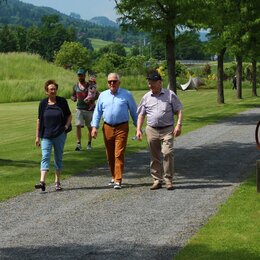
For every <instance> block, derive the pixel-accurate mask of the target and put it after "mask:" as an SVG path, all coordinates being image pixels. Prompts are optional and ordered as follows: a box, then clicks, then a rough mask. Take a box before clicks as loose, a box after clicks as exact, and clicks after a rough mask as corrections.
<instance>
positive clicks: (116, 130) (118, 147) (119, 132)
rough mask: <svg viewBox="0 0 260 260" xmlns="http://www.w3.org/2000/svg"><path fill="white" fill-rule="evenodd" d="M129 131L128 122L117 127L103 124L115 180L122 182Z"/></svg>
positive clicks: (110, 166) (111, 170)
mask: <svg viewBox="0 0 260 260" xmlns="http://www.w3.org/2000/svg"><path fill="white" fill-rule="evenodd" d="M128 132H129V126H128V123H124V124H121V125H119V126H116V127H112V126H109V125H107V124H104V125H103V135H104V142H105V146H106V155H107V160H108V164H109V168H110V172H111V175H112V178H113V179H114V180H115V182H119V183H121V182H122V177H123V171H124V159H125V149H126V144H127V137H128Z"/></svg>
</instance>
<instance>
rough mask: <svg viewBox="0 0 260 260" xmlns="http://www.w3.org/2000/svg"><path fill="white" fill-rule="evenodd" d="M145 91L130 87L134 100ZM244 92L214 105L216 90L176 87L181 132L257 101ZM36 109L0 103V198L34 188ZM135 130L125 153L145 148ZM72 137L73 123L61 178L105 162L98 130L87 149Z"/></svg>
mask: <svg viewBox="0 0 260 260" xmlns="http://www.w3.org/2000/svg"><path fill="white" fill-rule="evenodd" d="M144 93H145V91H133V94H134V97H135V99H136V101H137V103H138V102H139V101H140V99H141V97H142V96H143V94H144ZM243 96H244V99H242V100H237V99H236V97H235V92H233V91H231V90H229V89H228V90H225V97H226V104H225V105H217V104H216V90H201V91H188V92H180V91H179V97H180V99H181V101H182V102H183V104H184V110H183V111H184V120H183V134H185V133H187V132H189V131H192V130H195V129H197V128H199V127H202V126H205V125H208V124H211V123H214V122H216V121H218V120H220V119H222V118H224V117H228V116H231V115H234V114H236V113H238V112H240V111H243V110H246V109H249V108H252V107H256V106H257V105H258V103H259V98H258V97H251V91H250V89H245V90H243ZM69 105H70V108H71V110H72V111H73V113H74V112H75V103H73V102H71V101H69ZM37 110H38V102H24V103H4V104H0V115H1V116H0V133H1V135H0V201H2V200H5V199H8V198H10V197H12V196H16V195H18V194H21V193H23V192H26V191H31V190H33V187H34V183H35V182H37V181H38V179H39V162H40V159H41V150H40V149H38V148H36V147H35V146H34V141H35V124H36V117H37ZM73 122H74V121H73ZM134 133H135V129H134V127H133V125H132V124H131V129H130V134H129V141H128V146H127V153H130V152H135V151H137V150H138V149H144V148H146V141H145V140H144V141H143V142H135V141H132V140H131V137H132V136H133V135H134ZM86 138H87V131H86V129H83V137H82V141H83V143H82V144H83V145H84V146H85V145H86ZM75 140H76V137H75V127H74V129H73V131H72V132H70V133H69V134H68V139H67V142H66V145H65V154H64V171H63V173H62V178H67V177H69V176H71V175H73V174H76V173H79V172H82V171H84V170H86V169H89V168H92V167H96V166H98V165H103V164H104V163H105V162H106V161H105V150H104V143H103V137H102V133H101V131H100V133H99V135H98V138H97V139H96V140H94V141H93V146H94V149H93V150H92V151H90V152H89V151H82V152H79V153H75V151H74V148H75ZM84 142H85V143H84ZM50 182H53V171H50V174H49V175H48V179H47V183H50Z"/></svg>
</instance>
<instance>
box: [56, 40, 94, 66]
mask: <svg viewBox="0 0 260 260" xmlns="http://www.w3.org/2000/svg"><path fill="white" fill-rule="evenodd" d="M90 61H91V55H90V53H89V51H88V50H87V49H86V48H85V47H84V46H83V45H82V44H80V43H78V42H64V43H63V44H62V46H61V48H60V50H59V51H58V52H56V53H55V55H54V63H55V64H56V65H58V66H61V67H63V68H67V69H72V70H74V71H76V70H77V69H78V68H80V67H81V68H84V69H86V70H88V69H89V68H90V66H91V63H90Z"/></svg>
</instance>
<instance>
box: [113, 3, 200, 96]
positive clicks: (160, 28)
mask: <svg viewBox="0 0 260 260" xmlns="http://www.w3.org/2000/svg"><path fill="white" fill-rule="evenodd" d="M115 3H116V9H117V11H118V13H119V14H120V15H121V17H120V18H119V20H120V21H121V23H122V26H125V27H126V28H129V26H130V27H131V26H134V27H136V28H138V29H139V30H142V31H146V32H150V33H152V34H153V35H156V36H157V37H158V38H159V39H160V40H161V41H163V42H164V44H165V47H166V60H167V69H168V80H169V88H170V89H172V90H173V91H174V92H175V93H176V92H177V87H176V72H175V70H176V69H175V61H176V58H175V31H176V28H177V26H180V25H184V26H185V25H188V23H189V22H190V20H189V19H190V17H189V14H191V11H189V10H191V9H190V6H192V7H193V10H192V12H194V13H196V11H195V10H196V8H197V7H198V6H200V4H201V3H200V1H188V0H187V1H186V0H171V1H170V0H156V1H154V0H142V1H140V0H115Z"/></svg>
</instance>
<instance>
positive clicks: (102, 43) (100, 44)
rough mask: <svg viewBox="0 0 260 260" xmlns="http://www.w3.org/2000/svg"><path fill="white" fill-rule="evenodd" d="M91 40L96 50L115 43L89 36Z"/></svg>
mask: <svg viewBox="0 0 260 260" xmlns="http://www.w3.org/2000/svg"><path fill="white" fill-rule="evenodd" d="M89 40H90V41H91V44H92V46H93V48H94V50H95V51H98V50H99V49H101V48H103V47H105V46H107V45H109V44H112V43H113V42H112V41H104V40H101V39H96V38H89Z"/></svg>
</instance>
